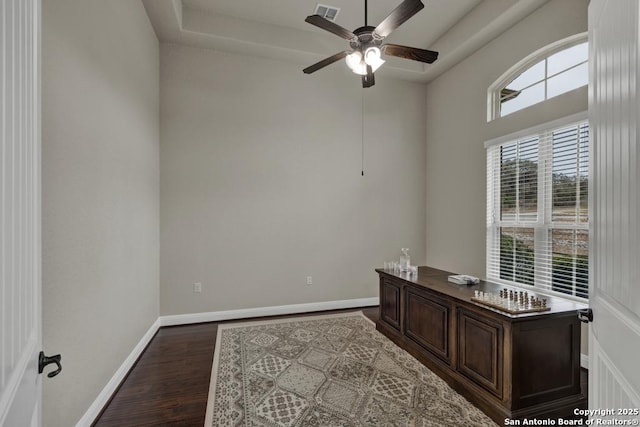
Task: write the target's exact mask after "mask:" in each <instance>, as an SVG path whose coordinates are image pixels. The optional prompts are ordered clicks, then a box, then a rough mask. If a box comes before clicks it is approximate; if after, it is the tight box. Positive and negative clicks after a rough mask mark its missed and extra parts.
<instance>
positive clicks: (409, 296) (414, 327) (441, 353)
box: [404, 288, 451, 363]
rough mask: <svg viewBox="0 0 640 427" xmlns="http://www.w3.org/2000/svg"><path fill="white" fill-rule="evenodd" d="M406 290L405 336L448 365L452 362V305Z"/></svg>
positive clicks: (428, 295) (422, 293) (433, 297)
mask: <svg viewBox="0 0 640 427" xmlns="http://www.w3.org/2000/svg"><path fill="white" fill-rule="evenodd" d="M405 289H406V291H405V305H406V307H405V319H404V333H405V335H406V336H407V337H409V338H411V339H412V340H414V341H415V342H416V343H418V344H419V345H420V346H421V347H423V348H424V349H426V350H429V351H430V352H431V353H433V354H435V355H436V356H438V357H439V358H441V359H443V360H445V361H446V362H447V363H448V362H450V360H451V357H450V351H449V316H450V313H451V303H450V302H448V301H447V300H445V299H442V298H437V297H435V296H432V295H430V294H428V293H424V292H420V291H415V290H413V289H411V288H405Z"/></svg>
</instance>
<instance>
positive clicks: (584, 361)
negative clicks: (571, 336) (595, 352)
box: [580, 353, 589, 369]
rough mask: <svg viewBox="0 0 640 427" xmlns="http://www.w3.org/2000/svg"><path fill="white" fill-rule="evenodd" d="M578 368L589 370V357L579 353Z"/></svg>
mask: <svg viewBox="0 0 640 427" xmlns="http://www.w3.org/2000/svg"><path fill="white" fill-rule="evenodd" d="M580 366H581V367H583V368H584V369H589V355H588V354H584V353H580Z"/></svg>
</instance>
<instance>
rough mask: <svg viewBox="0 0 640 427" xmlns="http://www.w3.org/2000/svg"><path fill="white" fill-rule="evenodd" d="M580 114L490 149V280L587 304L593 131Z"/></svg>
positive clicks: (488, 195)
mask: <svg viewBox="0 0 640 427" xmlns="http://www.w3.org/2000/svg"><path fill="white" fill-rule="evenodd" d="M582 117H583V115H581V116H580V120H576V119H577V117H576V116H573V117H571V118H567V119H564V120H560V121H556V122H553V123H551V124H548V125H546V126H541V127H538V128H536V129H534V130H530V131H528V132H521V133H520V134H519V135H515V136H514V137H512V138H509V137H507V138H501V139H500V140H497V141H490V142H488V143H487V144H486V146H487V279H488V280H491V281H497V282H502V283H508V284H512V285H518V286H523V287H534V288H537V290H539V291H542V292H546V293H552V294H553V293H560V294H564V295H570V296H573V297H575V298H587V297H588V288H589V258H588V249H589V216H588V196H589V195H588V176H589V125H588V123H587V121H586V119H585V118H582Z"/></svg>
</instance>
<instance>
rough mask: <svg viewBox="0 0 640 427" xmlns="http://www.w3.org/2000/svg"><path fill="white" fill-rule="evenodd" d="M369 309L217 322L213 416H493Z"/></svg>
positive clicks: (241, 420)
mask: <svg viewBox="0 0 640 427" xmlns="http://www.w3.org/2000/svg"><path fill="white" fill-rule="evenodd" d="M495 425H496V424H494V423H493V421H491V419H489V418H488V417H487V416H486V415H485V414H484V413H483V412H481V411H480V410H479V409H477V408H476V407H475V406H473V405H472V404H471V403H469V402H468V401H467V400H465V399H464V398H463V397H462V396H460V395H459V394H457V393H456V392H455V391H454V390H453V389H451V388H450V387H449V386H448V385H447V384H446V383H445V382H444V381H443V380H442V379H440V378H439V377H438V376H436V375H435V374H434V373H433V372H431V371H430V370H429V369H427V368H426V367H425V366H424V365H422V364H421V363H420V362H418V361H417V360H416V359H414V358H413V357H412V356H411V355H409V354H408V353H407V352H405V351H404V350H402V349H401V348H399V347H398V346H396V345H395V344H394V343H393V342H391V341H390V340H389V339H387V338H386V337H385V336H383V335H382V334H380V333H379V332H378V331H376V330H375V325H374V323H373V322H372V321H371V320H369V319H368V318H366V317H365V316H364V315H363V314H362V312H357V313H348V314H338V315H325V316H315V317H298V318H295V319H283V320H271V321H262V322H252V323H236V324H232V325H221V326H219V327H218V337H217V341H216V349H215V355H214V359H213V370H212V372H211V387H210V389H209V401H208V403H207V415H206V421H205V426H247V427H249V426H250V427H257V426H270V427H271V426H278V427H280V426H283V427H291V426H314V427H347V426H354V427H356V426H358V427H361V426H376V427H379V426H385V427H386V426H402V427H404V426H416V427H417V426H425V427H426V426H438V427H440V426H495Z"/></svg>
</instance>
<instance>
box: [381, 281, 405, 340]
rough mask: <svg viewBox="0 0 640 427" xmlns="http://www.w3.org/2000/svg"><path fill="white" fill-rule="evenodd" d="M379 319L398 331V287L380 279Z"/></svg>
mask: <svg viewBox="0 0 640 427" xmlns="http://www.w3.org/2000/svg"><path fill="white" fill-rule="evenodd" d="M380 318H381V319H382V320H383V321H384V322H386V323H387V324H389V325H390V326H392V327H393V328H395V329H397V330H398V331H400V285H398V284H396V283H394V282H392V281H390V280H388V279H386V278H381V279H380Z"/></svg>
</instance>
